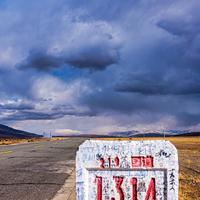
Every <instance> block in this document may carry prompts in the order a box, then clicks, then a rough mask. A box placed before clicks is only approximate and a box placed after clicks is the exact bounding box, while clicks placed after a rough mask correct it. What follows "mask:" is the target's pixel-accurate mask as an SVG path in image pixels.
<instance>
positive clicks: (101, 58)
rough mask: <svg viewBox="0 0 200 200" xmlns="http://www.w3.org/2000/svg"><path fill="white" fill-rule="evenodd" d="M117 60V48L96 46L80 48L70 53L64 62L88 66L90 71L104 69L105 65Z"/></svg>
mask: <svg viewBox="0 0 200 200" xmlns="http://www.w3.org/2000/svg"><path fill="white" fill-rule="evenodd" d="M118 61H119V50H118V49H117V48H106V47H104V46H102V47H101V46H100V45H99V46H98V47H97V46H96V47H92V48H87V49H82V51H80V52H79V53H77V54H72V55H71V56H70V57H69V58H68V59H66V63H69V64H70V65H72V66H74V67H78V68H88V69H90V70H92V71H95V70H104V69H105V68H106V67H107V66H109V65H112V64H116V63H117V62H118Z"/></svg>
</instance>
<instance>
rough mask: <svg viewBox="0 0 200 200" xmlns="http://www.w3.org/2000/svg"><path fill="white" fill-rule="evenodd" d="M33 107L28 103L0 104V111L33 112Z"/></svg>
mask: <svg viewBox="0 0 200 200" xmlns="http://www.w3.org/2000/svg"><path fill="white" fill-rule="evenodd" d="M34 108H35V107H34V105H33V104H29V103H20V104H18V103H7V104H0V109H3V110H14V111H16V110H33V109H34Z"/></svg>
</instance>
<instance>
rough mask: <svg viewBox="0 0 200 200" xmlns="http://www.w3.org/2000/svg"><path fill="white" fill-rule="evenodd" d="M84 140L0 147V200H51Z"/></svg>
mask: <svg viewBox="0 0 200 200" xmlns="http://www.w3.org/2000/svg"><path fill="white" fill-rule="evenodd" d="M84 140H85V139H83V138H68V139H65V140H61V141H47V142H35V143H27V144H18V145H9V146H0V200H51V199H52V198H53V197H54V196H55V194H56V192H57V191H58V190H59V189H60V188H61V187H62V185H63V184H64V182H65V180H66V179H67V178H68V177H69V175H70V173H71V171H72V170H73V169H74V167H75V153H76V151H77V148H78V146H79V145H80V144H81V143H82V142H83V141H84Z"/></svg>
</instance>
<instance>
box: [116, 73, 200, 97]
mask: <svg viewBox="0 0 200 200" xmlns="http://www.w3.org/2000/svg"><path fill="white" fill-rule="evenodd" d="M176 73H177V74H178V71H177V72H176ZM181 73H182V72H180V73H179V74H181ZM115 89H116V91H119V92H129V93H141V94H144V95H195V94H200V78H199V76H198V75H193V74H190V73H189V72H188V74H187V75H185V74H183V73H182V77H178V76H172V77H170V76H167V74H165V77H162V76H159V77H157V76H155V75H154V74H151V73H147V74H144V73H142V74H135V75H134V74H133V75H132V76H131V75H129V76H127V80H126V81H124V82H121V83H120V84H119V85H117V86H116V87H115Z"/></svg>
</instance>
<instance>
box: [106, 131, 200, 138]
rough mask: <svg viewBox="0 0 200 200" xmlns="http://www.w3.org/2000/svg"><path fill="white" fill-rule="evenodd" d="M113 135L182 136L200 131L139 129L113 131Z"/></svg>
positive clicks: (198, 134) (111, 134)
mask: <svg viewBox="0 0 200 200" xmlns="http://www.w3.org/2000/svg"><path fill="white" fill-rule="evenodd" d="M108 135H109V136H111V137H172V136H175V137H180V136H200V132H189V131H179V130H161V131H158V132H144V133H141V132H138V131H134V130H133V131H122V132H111V133H109V134H108Z"/></svg>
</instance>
